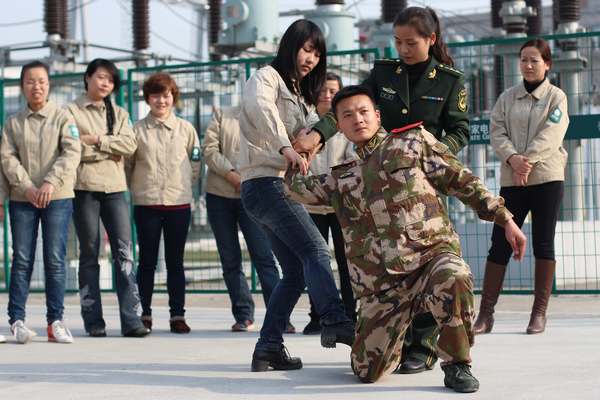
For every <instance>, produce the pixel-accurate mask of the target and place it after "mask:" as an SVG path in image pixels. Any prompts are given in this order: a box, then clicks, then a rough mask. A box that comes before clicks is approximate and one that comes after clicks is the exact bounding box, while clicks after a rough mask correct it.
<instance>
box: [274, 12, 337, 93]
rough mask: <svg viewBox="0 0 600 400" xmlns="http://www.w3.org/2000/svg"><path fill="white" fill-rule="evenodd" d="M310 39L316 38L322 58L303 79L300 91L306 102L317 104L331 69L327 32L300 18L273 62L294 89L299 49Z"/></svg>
mask: <svg viewBox="0 0 600 400" xmlns="http://www.w3.org/2000/svg"><path fill="white" fill-rule="evenodd" d="M307 41H310V42H312V44H313V46H314V48H315V50H316V51H317V52H319V54H320V58H319V62H318V63H317V65H315V67H314V68H313V69H312V71H310V73H309V74H308V75H306V76H305V77H304V78H303V79H302V80H301V81H300V94H301V95H302V96H303V97H304V99H305V100H306V102H307V103H308V104H311V105H316V104H317V103H318V101H319V91H320V90H321V86H323V83H324V82H325V74H326V71H327V54H326V51H327V48H326V46H325V37H323V32H321V29H319V27H318V26H317V25H316V24H315V23H314V22H311V21H309V20H307V19H299V20H297V21H295V22H294V23H293V24H292V25H290V26H289V28H287V30H286V31H285V33H284V34H283V37H282V38H281V42H280V43H279V49H278V50H277V56H275V59H274V60H273V61H272V62H271V66H272V67H273V68H275V70H276V71H277V72H278V73H279V75H281V78H282V79H283V81H284V82H285V85H286V86H287V87H288V89H289V90H290V91H291V92H294V91H295V90H294V83H293V80H295V79H297V75H298V65H297V62H296V60H297V57H298V51H300V49H301V48H302V46H304V43H306V42H307Z"/></svg>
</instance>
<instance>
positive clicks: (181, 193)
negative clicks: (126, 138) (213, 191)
mask: <svg viewBox="0 0 600 400" xmlns="http://www.w3.org/2000/svg"><path fill="white" fill-rule="evenodd" d="M143 92H144V99H145V100H146V103H148V105H149V106H150V112H149V113H148V115H147V116H146V118H144V119H142V120H141V121H139V122H138V123H136V124H135V126H134V128H133V130H134V132H135V135H136V139H137V150H136V151H135V153H133V155H131V156H130V157H128V158H127V172H128V177H129V181H130V190H131V195H132V197H133V204H134V205H135V209H134V218H135V223H136V230H137V237H138V244H139V246H140V262H139V266H138V270H137V282H138V287H139V290H140V299H141V302H142V321H143V323H144V325H145V326H146V328H148V329H152V308H151V304H152V293H153V292H154V272H155V271H156V264H157V262H158V248H159V244H160V237H161V234H162V235H163V238H164V243H165V263H166V266H167V291H168V292H169V309H170V310H169V311H170V315H171V318H170V320H169V325H170V328H171V332H173V333H189V332H190V327H189V326H188V325H187V323H186V322H185V317H184V315H185V309H184V306H185V273H184V270H183V256H184V252H185V242H186V239H187V234H188V230H189V227H190V219H191V203H192V184H193V183H194V182H196V181H197V180H198V176H199V173H200V141H199V140H198V134H197V133H196V129H195V128H194V126H193V125H192V124H190V123H189V122H188V121H186V120H184V119H182V118H179V117H177V116H176V115H175V111H174V110H173V105H174V104H176V103H177V100H178V98H179V88H178V87H177V84H176V83H175V81H174V80H173V78H171V76H170V75H169V74H166V73H160V72H159V73H155V74H153V75H151V76H150V77H149V78H148V79H147V80H146V81H145V82H144V86H143Z"/></svg>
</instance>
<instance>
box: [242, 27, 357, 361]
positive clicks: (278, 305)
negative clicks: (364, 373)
mask: <svg viewBox="0 0 600 400" xmlns="http://www.w3.org/2000/svg"><path fill="white" fill-rule="evenodd" d="M326 68H327V62H326V54H325V39H324V37H323V34H322V32H321V30H320V29H319V28H318V27H317V25H315V24H314V23H313V22H310V21H308V20H298V21H296V22H294V23H293V24H292V25H291V26H290V27H289V28H288V29H287V30H286V32H285V33H284V34H283V37H282V39H281V43H280V44H279V50H278V52H277V56H276V57H275V59H274V60H273V62H272V63H271V64H270V65H268V66H265V67H263V68H261V69H259V70H258V71H256V72H255V73H254V75H252V77H250V79H249V80H248V82H247V83H246V86H245V88H244V94H243V98H242V108H241V114H240V129H241V133H242V135H241V142H240V157H239V169H240V173H241V178H242V190H241V198H242V204H243V206H244V208H245V210H246V211H247V212H248V215H250V218H252V219H253V220H254V221H256V222H257V223H258V224H259V225H260V226H261V228H262V229H263V230H264V231H265V233H266V234H267V237H268V238H269V241H270V242H271V247H272V248H273V252H274V253H275V256H276V257H277V259H278V260H279V264H280V266H281V270H282V272H283V278H282V279H281V281H280V282H279V284H278V285H277V287H276V288H275V290H274V291H273V294H272V295H271V298H270V300H269V305H268V307H267V314H266V316H265V321H264V324H263V327H262V329H261V331H260V338H259V340H258V343H257V344H256V347H255V350H254V354H253V356H252V370H253V371H266V370H267V369H268V368H269V367H272V368H274V369H281V370H291V369H299V368H302V361H301V360H300V359H299V358H292V357H290V356H289V353H288V352H287V350H286V349H285V347H284V345H283V337H282V332H283V330H284V329H285V325H286V320H287V316H288V315H289V314H290V312H291V311H292V309H293V308H294V305H295V304H296V302H297V301H298V298H299V297H300V295H301V294H302V291H303V289H304V287H305V286H307V287H308V291H309V293H310V295H311V298H312V299H313V301H314V303H315V306H316V308H317V312H318V313H319V315H320V316H321V325H322V326H323V329H322V331H321V345H323V346H324V347H335V346H336V342H338V343H345V344H348V345H351V344H352V342H353V340H354V324H353V323H352V322H351V321H350V319H349V318H348V317H347V316H346V314H345V312H344V305H343V304H342V301H341V299H340V296H339V294H338V291H337V288H336V286H335V281H334V280H333V275H332V273H331V267H330V265H329V248H328V246H327V244H326V243H325V240H324V239H323V237H322V236H321V234H320V233H319V230H318V229H317V227H316V226H315V224H314V223H313V222H312V220H311V219H310V216H309V215H308V212H307V211H306V209H305V208H304V207H303V206H302V205H301V204H299V203H297V202H295V201H293V200H290V199H288V198H287V197H286V194H285V192H284V188H283V176H284V174H285V169H286V161H287V163H288V164H291V165H294V166H295V165H299V166H300V168H301V170H302V171H303V172H304V173H305V174H306V172H307V169H308V165H307V161H306V160H305V159H304V158H303V157H302V156H301V155H300V154H298V153H296V152H295V151H294V149H293V148H292V140H294V138H295V136H296V135H297V134H298V133H299V132H301V131H302V130H303V129H304V128H306V126H307V125H308V121H309V118H312V116H311V114H313V115H314V106H315V105H316V103H317V98H318V95H319V90H320V88H321V86H322V85H323V82H324V81H325V72H326ZM305 282H306V284H305Z"/></svg>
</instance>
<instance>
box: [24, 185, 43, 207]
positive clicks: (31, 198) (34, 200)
mask: <svg viewBox="0 0 600 400" xmlns="http://www.w3.org/2000/svg"><path fill="white" fill-rule="evenodd" d="M25 198H26V199H27V201H28V202H30V203H31V204H33V206H34V207H35V208H40V207H39V205H38V188H36V187H35V186H31V187H29V188H28V189H27V190H26V191H25Z"/></svg>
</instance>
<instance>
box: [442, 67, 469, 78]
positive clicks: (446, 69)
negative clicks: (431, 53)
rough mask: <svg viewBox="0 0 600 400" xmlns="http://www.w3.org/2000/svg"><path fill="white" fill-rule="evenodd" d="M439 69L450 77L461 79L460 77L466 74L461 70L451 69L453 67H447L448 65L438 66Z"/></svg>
mask: <svg viewBox="0 0 600 400" xmlns="http://www.w3.org/2000/svg"><path fill="white" fill-rule="evenodd" d="M437 67H438V68H439V70H440V71H444V72H447V73H449V74H450V75H453V76H458V77H460V76H463V75H464V73H463V72H462V71H461V70H459V69H456V68H454V67H451V66H449V65H446V64H438V66H437Z"/></svg>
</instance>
